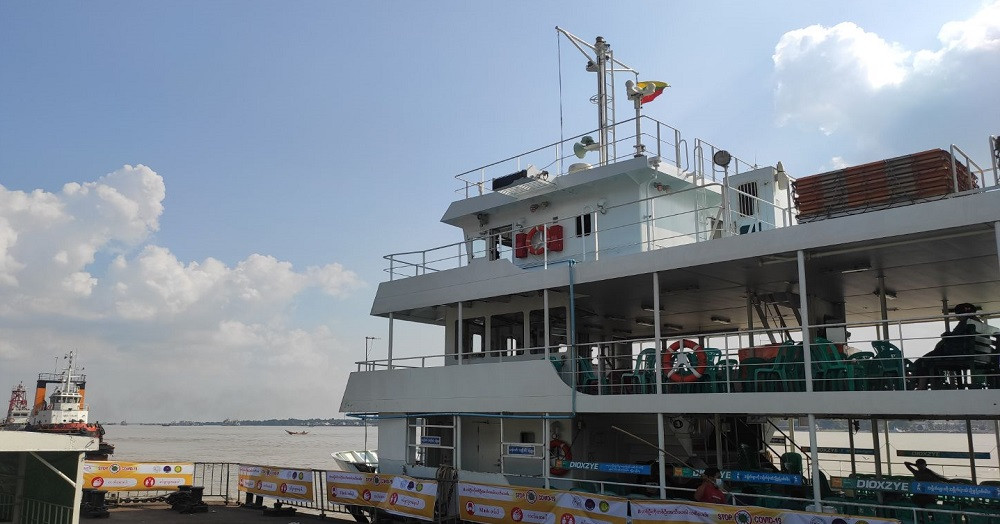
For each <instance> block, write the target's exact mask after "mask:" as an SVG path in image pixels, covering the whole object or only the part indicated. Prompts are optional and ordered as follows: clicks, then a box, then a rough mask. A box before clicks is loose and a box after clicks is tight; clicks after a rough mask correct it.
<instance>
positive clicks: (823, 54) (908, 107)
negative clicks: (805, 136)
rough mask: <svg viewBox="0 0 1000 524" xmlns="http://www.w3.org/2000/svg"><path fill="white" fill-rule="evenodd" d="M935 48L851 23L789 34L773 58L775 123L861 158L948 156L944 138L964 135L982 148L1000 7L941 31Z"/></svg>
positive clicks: (999, 46) (996, 64)
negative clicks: (901, 147) (890, 152)
mask: <svg viewBox="0 0 1000 524" xmlns="http://www.w3.org/2000/svg"><path fill="white" fill-rule="evenodd" d="M938 39H939V41H940V43H941V45H940V48H938V49H918V50H913V49H907V48H905V47H904V46H903V45H901V44H900V43H897V42H889V41H886V40H885V39H884V38H882V37H880V36H879V35H877V34H875V33H872V32H869V31H866V30H865V29H863V28H861V27H858V26H857V25H856V24H854V23H852V22H843V23H840V24H837V25H835V26H833V27H825V26H820V25H813V26H809V27H806V28H802V29H796V30H794V31H789V32H787V33H785V34H784V35H783V36H782V37H781V39H780V40H779V41H778V43H777V45H776V46H775V50H774V55H773V57H772V59H773V61H774V71H775V77H776V85H777V87H776V91H775V108H776V111H777V121H778V123H779V124H780V125H795V126H797V127H804V128H806V129H814V130H817V131H819V132H821V133H823V134H825V135H827V136H831V135H835V136H840V137H843V138H844V140H846V141H847V142H846V143H845V144H844V145H843V147H850V148H853V149H856V150H858V151H864V150H870V151H875V150H880V149H891V147H887V146H888V145H890V144H896V143H901V142H902V141H903V140H904V139H905V140H907V141H908V142H909V143H910V144H911V145H910V146H909V147H914V146H913V145H912V144H920V145H921V147H927V146H933V147H942V146H945V145H946V143H945V144H941V143H940V142H937V141H938V140H941V138H940V136H941V135H942V131H946V130H954V134H956V135H961V136H959V137H955V136H952V139H951V140H952V141H956V142H957V141H958V140H959V139H963V140H967V142H965V143H967V144H968V143H973V144H978V143H979V142H985V135H984V134H985V133H987V132H989V131H991V130H990V129H988V125H987V123H985V121H986V118H985V117H984V114H983V113H984V110H985V109H986V107H984V104H987V102H986V101H987V100H991V99H992V98H994V96H995V86H996V85H997V84H996V81H997V79H998V76H1000V73H998V71H1000V2H994V3H992V4H990V5H987V6H985V7H983V8H982V9H981V10H980V11H979V12H977V13H976V14H974V15H973V16H971V17H970V18H968V19H967V20H962V21H952V22H948V23H946V24H943V26H942V28H941V30H940V32H939V34H938ZM977 127H978V128H977ZM924 142H925V143H926V145H925V144H924ZM959 143H961V142H959ZM847 160H849V161H852V162H853V161H855V160H857V159H856V158H848V159H847Z"/></svg>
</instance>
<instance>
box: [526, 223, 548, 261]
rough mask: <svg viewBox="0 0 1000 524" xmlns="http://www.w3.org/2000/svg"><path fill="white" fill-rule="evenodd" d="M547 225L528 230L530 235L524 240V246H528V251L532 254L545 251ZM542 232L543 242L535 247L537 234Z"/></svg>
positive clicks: (539, 253)
mask: <svg viewBox="0 0 1000 524" xmlns="http://www.w3.org/2000/svg"><path fill="white" fill-rule="evenodd" d="M544 231H545V226H541V225H539V226H535V227H533V228H531V229H529V230H528V236H527V237H526V238H525V240H524V246H525V247H526V248H528V253H531V254H532V255H541V254H543V253H545V242H544V240H545V238H544V237H545V233H544ZM536 233H542V240H543V241H542V242H539V243H538V247H535V234H536Z"/></svg>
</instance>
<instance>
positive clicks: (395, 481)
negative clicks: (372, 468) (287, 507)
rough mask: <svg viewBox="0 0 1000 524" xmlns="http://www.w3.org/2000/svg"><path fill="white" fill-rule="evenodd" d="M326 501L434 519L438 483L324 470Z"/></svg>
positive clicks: (400, 477) (426, 480) (403, 476)
mask: <svg viewBox="0 0 1000 524" xmlns="http://www.w3.org/2000/svg"><path fill="white" fill-rule="evenodd" d="M326 487H327V501H328V502H333V503H338V504H354V505H358V506H370V507H373V508H379V509H382V510H385V511H388V512H389V513H394V514H396V515H400V516H404V517H412V518H416V519H422V520H434V504H435V503H436V502H437V482H436V481H434V480H428V479H416V478H412V477H407V476H405V475H379V474H376V473H351V472H347V471H327V472H326Z"/></svg>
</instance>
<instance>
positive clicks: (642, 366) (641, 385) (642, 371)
mask: <svg viewBox="0 0 1000 524" xmlns="http://www.w3.org/2000/svg"><path fill="white" fill-rule="evenodd" d="M655 375H656V348H646V349H644V350H642V351H640V352H639V356H638V357H637V358H636V359H635V369H634V370H633V371H631V372H629V373H625V374H623V375H622V382H624V383H625V384H628V385H630V386H631V389H632V392H633V393H654V392H655V382H654V381H653V378H654V377H655Z"/></svg>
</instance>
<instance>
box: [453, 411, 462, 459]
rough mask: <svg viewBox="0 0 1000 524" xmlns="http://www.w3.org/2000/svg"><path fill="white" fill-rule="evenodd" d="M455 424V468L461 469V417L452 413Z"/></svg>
mask: <svg viewBox="0 0 1000 524" xmlns="http://www.w3.org/2000/svg"><path fill="white" fill-rule="evenodd" d="M452 419H453V420H454V422H453V423H454V425H455V469H456V470H461V469H462V417H460V416H458V415H452Z"/></svg>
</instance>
